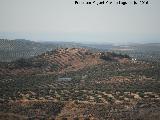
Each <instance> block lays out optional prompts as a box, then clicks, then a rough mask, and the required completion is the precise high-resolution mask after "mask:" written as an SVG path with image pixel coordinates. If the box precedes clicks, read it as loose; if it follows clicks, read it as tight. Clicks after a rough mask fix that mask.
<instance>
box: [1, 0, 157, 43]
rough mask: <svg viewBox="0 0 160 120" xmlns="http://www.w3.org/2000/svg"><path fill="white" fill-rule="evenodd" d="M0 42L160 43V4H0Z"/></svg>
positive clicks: (52, 0)
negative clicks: (7, 40) (13, 40)
mask: <svg viewBox="0 0 160 120" xmlns="http://www.w3.org/2000/svg"><path fill="white" fill-rule="evenodd" d="M79 1H82V0H79ZM85 1H87V0H85ZM88 1H93V0H88ZM97 1H100V0H97ZM110 1H118V0H110ZM123 1H130V2H132V1H133V0H123ZM136 1H137V2H138V1H139V0H136ZM0 38H11V39H12V38H26V39H31V40H37V41H38V40H46V41H49V40H56V41H77V42H91V41H92V42H100V43H103V42H122V41H123V42H137V41H138V42H146V41H149V42H160V0H149V5H140V4H138V5H136V6H135V5H133V4H130V5H125V6H122V5H99V6H97V5H75V4H74V0H0Z"/></svg>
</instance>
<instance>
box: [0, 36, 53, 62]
mask: <svg viewBox="0 0 160 120" xmlns="http://www.w3.org/2000/svg"><path fill="white" fill-rule="evenodd" d="M55 48H56V46H55V45H54V44H42V43H38V42H33V41H29V40H24V39H16V40H7V39H0V61H2V62H10V61H13V60H16V59H19V58H29V57H32V56H36V55H39V54H41V53H43V52H46V51H50V50H53V49H55Z"/></svg>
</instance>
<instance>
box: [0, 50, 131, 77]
mask: <svg viewBox="0 0 160 120" xmlns="http://www.w3.org/2000/svg"><path fill="white" fill-rule="evenodd" d="M127 59H130V58H129V56H127V55H121V54H115V53H110V52H92V51H91V50H89V49H85V48H61V49H56V50H53V51H48V52H45V53H42V54H41V55H38V56H35V57H32V58H28V59H23V58H22V59H18V60H16V61H13V62H6V63H1V68H3V69H2V70H1V75H3V74H4V75H5V74H6V73H7V74H13V75H17V74H45V73H52V74H54V73H63V72H65V71H67V72H69V71H77V70H79V69H83V68H85V67H88V66H93V65H98V64H101V63H103V62H105V61H119V62H120V61H121V62H122V61H127ZM6 70H7V71H8V72H6Z"/></svg>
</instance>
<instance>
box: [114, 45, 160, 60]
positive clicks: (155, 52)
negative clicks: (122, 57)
mask: <svg viewBox="0 0 160 120" xmlns="http://www.w3.org/2000/svg"><path fill="white" fill-rule="evenodd" d="M111 51H114V52H116V53H121V54H127V55H129V56H131V57H133V58H136V59H138V60H145V61H160V43H146V44H130V45H125V46H123V45H122V46H114V47H113V48H112V49H111Z"/></svg>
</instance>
